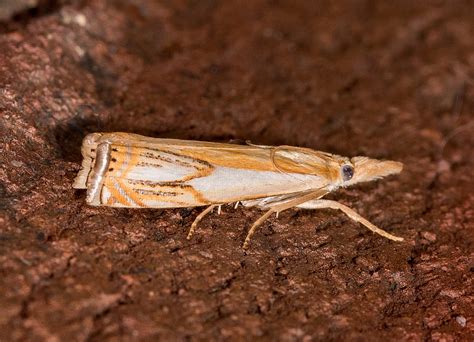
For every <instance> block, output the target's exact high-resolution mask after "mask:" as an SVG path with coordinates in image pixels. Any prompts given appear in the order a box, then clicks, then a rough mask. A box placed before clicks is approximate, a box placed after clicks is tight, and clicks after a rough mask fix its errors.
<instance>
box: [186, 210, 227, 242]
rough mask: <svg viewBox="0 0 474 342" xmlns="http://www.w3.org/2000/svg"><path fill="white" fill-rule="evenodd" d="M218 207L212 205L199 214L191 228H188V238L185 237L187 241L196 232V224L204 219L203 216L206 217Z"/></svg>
mask: <svg viewBox="0 0 474 342" xmlns="http://www.w3.org/2000/svg"><path fill="white" fill-rule="evenodd" d="M218 206H219V205H217V204H212V205H210V206H208V207H207V208H206V209H204V211H203V212H202V213H200V214H199V215H198V216H197V217H196V218H195V219H194V222H193V224H192V225H191V228H189V232H188V236H187V237H186V239H188V240H191V238H192V236H193V234H194V232H195V231H196V227H197V224H198V223H199V222H200V221H201V220H202V219H203V218H204V216H206V215H207V214H209V213H210V212H211V211H212V209H214V208H215V207H218Z"/></svg>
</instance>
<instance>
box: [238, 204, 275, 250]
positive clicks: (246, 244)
mask: <svg viewBox="0 0 474 342" xmlns="http://www.w3.org/2000/svg"><path fill="white" fill-rule="evenodd" d="M274 212H275V211H274V210H273V209H270V210H269V211H267V212H266V213H265V214H263V215H262V216H260V218H259V219H258V220H257V221H255V222H254V224H253V225H252V227H250V230H249V232H248V233H247V237H246V238H245V241H244V244H243V245H242V248H243V249H247V248H249V242H250V239H251V238H252V235H253V234H254V233H255V231H256V230H257V228H258V226H260V225H261V224H262V223H263V221H265V220H266V219H267V218H268V217H269V216H270V215H271V214H273V213H274Z"/></svg>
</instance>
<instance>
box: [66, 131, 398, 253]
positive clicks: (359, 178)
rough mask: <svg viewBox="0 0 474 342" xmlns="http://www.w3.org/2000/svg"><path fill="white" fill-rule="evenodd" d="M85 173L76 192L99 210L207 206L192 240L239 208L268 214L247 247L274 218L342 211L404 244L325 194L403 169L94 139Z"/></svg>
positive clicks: (310, 155) (263, 150)
mask: <svg viewBox="0 0 474 342" xmlns="http://www.w3.org/2000/svg"><path fill="white" fill-rule="evenodd" d="M81 151H82V155H83V157H84V159H83V162H82V169H81V170H80V171H79V173H78V175H77V177H76V179H75V182H74V185H73V187H74V188H76V189H87V197H86V202H87V203H88V204H90V205H94V206H101V205H103V206H109V207H127V208H178V207H197V206H208V207H207V208H206V209H205V210H204V211H203V212H202V213H201V214H199V215H198V216H197V217H196V219H195V220H194V222H193V224H192V225H191V228H190V230H189V233H188V236H187V238H188V239H190V238H191V236H192V234H193V232H194V231H195V229H196V226H197V224H198V222H199V221H201V220H202V219H203V217H204V216H205V215H206V214H208V213H209V212H211V211H212V209H213V208H215V207H218V209H219V211H220V206H221V205H223V204H226V203H236V205H237V204H238V203H241V204H242V205H244V206H246V207H252V206H256V207H258V208H261V209H265V210H267V212H266V213H265V214H264V215H262V216H261V217H260V218H259V219H258V220H257V221H255V223H254V224H253V225H252V227H251V228H250V230H249V232H248V234H247V237H246V239H245V242H244V244H243V248H244V249H246V248H248V245H249V241H250V238H251V237H252V235H253V234H254V233H255V230H256V229H257V227H258V226H260V225H261V224H262V222H263V221H264V220H265V219H266V218H268V217H269V216H270V215H271V214H273V213H276V214H278V213H279V212H281V211H283V210H286V209H289V208H293V207H296V208H303V209H323V208H330V209H339V210H341V211H342V212H344V213H345V214H346V215H347V216H349V217H350V218H351V219H352V220H354V221H356V222H359V223H361V224H363V225H364V226H366V227H367V228H368V229H370V230H371V231H373V232H375V233H377V234H379V235H382V236H384V237H386V238H388V239H390V240H394V241H402V240H403V238H401V237H397V236H394V235H392V234H390V233H388V232H386V231H384V230H382V229H380V228H378V227H376V226H375V225H373V224H372V223H370V222H369V221H367V220H366V219H364V218H363V217H361V216H360V215H359V214H357V213H356V212H355V211H354V210H352V209H351V208H349V207H347V206H345V205H343V204H341V203H339V202H336V201H332V200H325V199H322V197H324V196H325V195H326V194H328V193H330V192H332V191H334V190H336V189H338V188H339V187H346V186H350V185H353V184H356V183H361V182H368V181H372V180H375V179H378V178H382V177H385V176H388V175H391V174H396V173H399V172H400V171H401V170H402V168H403V164H402V163H399V162H395V161H382V160H376V159H369V158H367V157H353V158H347V157H341V156H338V155H334V154H330V153H326V152H320V151H315V150H312V149H309V148H302V147H293V146H262V145H253V144H247V145H234V144H221V143H213V142H202V141H191V140H176V139H159V138H148V137H144V136H140V135H137V134H129V133H92V134H89V135H87V136H86V137H85V138H84V141H83V143H82V150H81Z"/></svg>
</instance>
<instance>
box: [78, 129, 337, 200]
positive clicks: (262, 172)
mask: <svg viewBox="0 0 474 342" xmlns="http://www.w3.org/2000/svg"><path fill="white" fill-rule="evenodd" d="M101 149H103V150H104V151H101ZM82 153H83V155H84V162H83V170H81V172H80V173H79V174H78V177H77V179H76V182H75V187H76V188H87V189H88V198H87V201H88V202H89V203H90V204H92V205H108V206H125V207H161V208H164V207H183V206H186V207H187V206H198V205H206V204H211V203H228V202H235V201H240V200H248V199H254V198H261V197H268V196H275V195H281V194H289V193H294V192H301V191H307V190H310V189H314V188H321V187H324V186H326V185H327V184H328V179H326V178H325V175H323V176H321V175H318V174H317V172H313V173H311V174H310V173H309V172H308V170H310V169H311V167H312V165H316V164H317V163H318V162H319V163H321V162H324V160H323V159H321V158H319V159H318V156H317V152H315V151H311V150H308V149H298V148H290V147H282V148H271V147H269V148H267V147H264V148H262V147H257V146H247V145H243V146H242V145H233V144H219V143H208V142H197V141H186V140H175V139H153V138H146V137H142V136H139V135H135V134H126V133H95V134H92V135H89V136H88V137H86V138H85V139H84V145H83V150H82ZM312 153H313V154H314V153H316V154H315V155H314V156H313V155H312ZM99 154H101V155H99ZM292 158H293V159H295V161H294V162H292Z"/></svg>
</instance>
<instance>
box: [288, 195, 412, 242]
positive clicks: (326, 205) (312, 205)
mask: <svg viewBox="0 0 474 342" xmlns="http://www.w3.org/2000/svg"><path fill="white" fill-rule="evenodd" d="M297 207H298V208H303V209H338V210H340V211H342V212H343V213H344V214H346V215H347V216H349V218H351V219H352V220H354V221H356V222H359V223H362V224H363V225H364V226H366V227H367V228H368V229H370V230H371V231H373V232H374V233H376V234H379V235H381V236H383V237H385V238H387V239H389V240H393V241H403V238H401V237H398V236H395V235H392V234H390V233H388V232H386V231H385V230H383V229H380V228H379V227H377V226H376V225H374V224H372V223H371V222H369V221H368V220H366V219H365V218H363V217H362V216H360V215H359V214H358V213H356V212H355V211H354V210H352V209H351V208H349V207H347V206H345V205H344V204H341V203H339V202H336V201H331V200H323V199H318V200H313V201H308V202H305V203H301V204H300V205H298V206H297Z"/></svg>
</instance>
